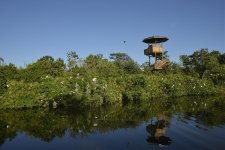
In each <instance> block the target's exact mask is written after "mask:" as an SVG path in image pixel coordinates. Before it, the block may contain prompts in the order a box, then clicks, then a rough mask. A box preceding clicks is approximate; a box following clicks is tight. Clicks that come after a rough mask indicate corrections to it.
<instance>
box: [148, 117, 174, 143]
mask: <svg viewBox="0 0 225 150" xmlns="http://www.w3.org/2000/svg"><path fill="white" fill-rule="evenodd" d="M169 124H170V117H169V116H167V115H164V114H160V115H158V116H157V117H156V120H155V121H154V120H151V123H150V124H149V125H148V126H146V130H147V132H148V133H149V134H150V136H148V138H147V140H146V141H147V142H149V143H151V144H158V145H159V146H160V147H164V146H169V145H170V144H171V143H172V140H171V139H170V137H168V136H166V131H167V129H168V127H169Z"/></svg>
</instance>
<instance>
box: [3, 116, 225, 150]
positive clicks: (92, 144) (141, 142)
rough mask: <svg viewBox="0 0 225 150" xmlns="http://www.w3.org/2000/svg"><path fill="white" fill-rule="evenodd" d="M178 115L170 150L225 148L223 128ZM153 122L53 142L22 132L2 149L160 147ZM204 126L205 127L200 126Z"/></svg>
mask: <svg viewBox="0 0 225 150" xmlns="http://www.w3.org/2000/svg"><path fill="white" fill-rule="evenodd" d="M177 117H178V116H177V115H175V116H173V117H172V119H171V122H170V126H169V128H168V129H167V132H166V136H168V137H170V138H171V139H172V140H173V142H172V144H171V145H169V146H168V147H167V149H184V150H185V149H193V150H195V149H196V150H198V149H206V150H207V149H222V147H224V146H225V144H224V138H225V134H224V129H225V125H223V126H221V127H213V128H212V127H210V128H209V127H204V128H205V129H206V130H205V129H201V128H198V127H196V125H197V123H196V122H195V121H194V120H189V119H184V120H185V121H179V120H180V119H178V118H177ZM149 123H150V122H143V123H142V124H140V125H139V126H138V127H135V128H127V129H123V128H120V129H116V130H113V131H109V132H105V133H100V132H96V133H92V134H87V135H86V136H76V137H75V138H71V136H70V133H69V132H66V134H65V135H64V137H62V138H59V137H56V138H54V139H53V141H51V142H50V143H48V142H44V141H41V140H39V139H35V138H34V137H32V136H28V135H26V134H24V133H19V134H18V136H17V137H16V138H15V139H13V140H12V141H10V142H9V141H7V142H5V144H3V145H2V147H1V149H2V150H6V149H24V150H26V149H33V150H35V149H43V150H45V149H46V150H47V149H54V150H58V149H67V150H70V149H71V150H72V149H91V150H93V149H108V150H111V149H115V150H116V149H117V150H118V149H138V150H139V149H151V148H156V149H157V148H159V146H158V145H157V144H148V143H147V142H146V138H147V137H148V136H149V133H147V132H146V126H147V125H148V124H149ZM199 126H202V125H199Z"/></svg>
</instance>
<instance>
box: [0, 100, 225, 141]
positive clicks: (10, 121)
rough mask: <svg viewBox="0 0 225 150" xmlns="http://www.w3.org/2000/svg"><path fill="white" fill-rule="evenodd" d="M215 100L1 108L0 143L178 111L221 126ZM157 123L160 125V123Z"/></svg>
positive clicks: (100, 128) (224, 119) (132, 123)
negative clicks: (26, 136) (86, 106)
mask: <svg viewBox="0 0 225 150" xmlns="http://www.w3.org/2000/svg"><path fill="white" fill-rule="evenodd" d="M214 99H215V98H214ZM214 99H212V98H209V99H196V98H195V101H196V102H195V103H194V102H193V100H190V98H182V99H173V100H159V99H157V100H152V101H151V102H150V103H147V102H146V103H140V104H127V105H125V106H109V107H99V108H95V109H90V108H82V109H76V108H73V109H63V110H59V109H58V110H46V109H36V110H5V111H3V110H2V111H0V145H1V144H3V143H4V142H5V141H6V140H7V139H13V138H14V137H15V136H16V134H17V132H18V131H21V132H25V133H26V134H28V135H30V136H33V137H35V138H39V139H41V140H43V141H47V142H49V141H52V140H53V139H54V138H55V137H62V136H64V135H65V133H66V131H69V133H70V134H71V136H72V137H74V138H75V137H76V136H87V135H89V134H91V133H94V132H108V131H112V130H116V129H118V128H131V127H137V126H138V125H140V124H141V123H142V122H143V121H148V120H149V119H150V118H152V117H154V116H158V114H162V113H163V114H168V115H169V116H172V115H173V114H175V113H177V112H181V113H179V114H180V115H178V119H181V120H182V119H183V118H187V119H188V118H190V117H195V118H196V122H197V123H200V124H203V125H206V126H218V125H223V124H224V123H225V113H224V110H225V105H224V103H225V102H224V101H223V99H222V100H221V101H220V100H214ZM161 120H162V119H161ZM157 124H159V125H160V124H163V122H158V123H157ZM162 131H163V130H162ZM150 134H151V133H150ZM151 135H152V134H151ZM153 135H155V134H153Z"/></svg>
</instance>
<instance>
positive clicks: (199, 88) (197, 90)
mask: <svg viewBox="0 0 225 150" xmlns="http://www.w3.org/2000/svg"><path fill="white" fill-rule="evenodd" d="M67 55H68V69H66V64H65V63H64V61H63V59H61V58H58V59H56V60H55V59H54V58H53V57H51V56H44V57H42V58H40V59H38V60H37V61H36V62H34V63H32V64H29V65H27V66H26V68H17V67H16V66H15V65H13V64H9V65H7V64H4V65H3V66H0V71H1V72H0V73H1V74H0V76H1V78H0V88H1V95H2V96H1V97H0V108H24V107H54V108H55V107H75V106H89V107H97V106H100V105H106V104H119V105H121V104H123V103H125V102H131V103H136V102H145V101H151V99H154V98H162V97H181V96H188V95H189V96H192V95H197V96H199V95H201V96H206V95H215V94H221V93H224V88H225V84H224V83H225V64H224V54H221V53H220V52H218V51H212V52H208V50H207V49H203V50H201V51H196V52H194V53H193V54H192V55H190V56H187V55H183V56H181V62H182V66H181V65H179V64H177V63H174V62H172V63H170V65H169V66H168V68H166V69H165V70H163V71H161V72H153V71H152V70H151V69H149V68H148V66H146V65H143V66H142V69H141V67H140V66H139V65H138V64H137V63H136V62H135V61H134V60H133V59H131V58H130V56H128V55H127V54H125V53H112V54H110V59H112V61H109V60H108V59H105V58H104V57H103V55H101V54H97V55H89V56H88V57H87V58H85V59H78V55H77V53H76V52H74V51H70V52H68V54H67ZM7 85H8V87H7Z"/></svg>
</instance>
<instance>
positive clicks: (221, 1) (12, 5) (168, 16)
mask: <svg viewBox="0 0 225 150" xmlns="http://www.w3.org/2000/svg"><path fill="white" fill-rule="evenodd" d="M152 35H165V36H167V37H168V38H169V39H170V40H169V41H167V42H166V43H164V47H165V49H166V50H168V51H169V52H168V54H169V55H170V59H171V60H172V61H177V62H178V61H179V56H180V55H182V54H191V53H193V52H194V51H195V50H198V49H201V48H208V49H209V50H220V51H221V52H222V53H224V52H225V0H0V57H2V58H4V60H5V63H9V62H12V63H14V64H16V65H17V66H24V64H28V63H31V62H34V61H36V60H37V59H39V58H40V57H42V56H45V55H50V56H53V57H54V58H58V57H61V58H63V59H64V60H66V53H67V52H68V51H69V50H75V51H76V52H77V53H78V55H79V56H80V57H82V58H85V57H86V56H88V55H89V54H98V53H101V54H103V56H104V57H105V58H109V54H110V53H112V52H124V53H127V54H128V55H130V56H131V57H132V58H133V59H134V60H135V61H137V62H138V63H139V64H142V63H144V62H146V61H147V60H148V58H147V57H146V56H145V55H144V54H143V50H144V49H145V48H146V47H147V45H146V44H145V43H143V42H142V40H143V39H144V38H146V37H149V36H152ZM123 41H126V43H125V44H124V42H123Z"/></svg>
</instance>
